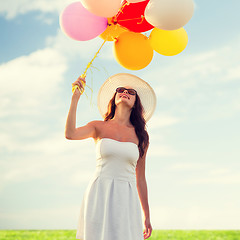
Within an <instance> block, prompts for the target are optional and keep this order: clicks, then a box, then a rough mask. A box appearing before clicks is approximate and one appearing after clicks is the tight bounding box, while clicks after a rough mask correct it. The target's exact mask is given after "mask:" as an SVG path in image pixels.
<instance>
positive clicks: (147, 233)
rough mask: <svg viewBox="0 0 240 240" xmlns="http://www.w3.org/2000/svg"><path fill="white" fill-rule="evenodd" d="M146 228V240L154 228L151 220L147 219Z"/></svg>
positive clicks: (144, 234)
mask: <svg viewBox="0 0 240 240" xmlns="http://www.w3.org/2000/svg"><path fill="white" fill-rule="evenodd" d="M144 226H145V229H144V232H143V236H144V239H147V238H149V237H150V236H151V234H152V226H151V223H150V218H145V221H144Z"/></svg>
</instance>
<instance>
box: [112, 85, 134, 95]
mask: <svg viewBox="0 0 240 240" xmlns="http://www.w3.org/2000/svg"><path fill="white" fill-rule="evenodd" d="M125 90H127V91H128V93H129V94H130V95H136V94H137V91H136V90H134V89H132V88H130V89H127V88H125V87H118V88H117V89H116V92H118V93H123V92H124V91H125Z"/></svg>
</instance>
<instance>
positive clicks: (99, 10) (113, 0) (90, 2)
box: [81, 0, 122, 18]
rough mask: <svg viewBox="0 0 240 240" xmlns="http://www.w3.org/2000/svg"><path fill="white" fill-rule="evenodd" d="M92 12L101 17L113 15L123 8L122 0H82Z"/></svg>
mask: <svg viewBox="0 0 240 240" xmlns="http://www.w3.org/2000/svg"><path fill="white" fill-rule="evenodd" d="M81 3H82V5H83V6H84V7H85V8H86V9H87V10H88V11H89V12H91V13H93V14H95V15H97V16H101V17H106V18H108V17H113V16H114V15H116V14H117V12H118V11H119V9H120V8H121V4H122V3H121V0H81Z"/></svg>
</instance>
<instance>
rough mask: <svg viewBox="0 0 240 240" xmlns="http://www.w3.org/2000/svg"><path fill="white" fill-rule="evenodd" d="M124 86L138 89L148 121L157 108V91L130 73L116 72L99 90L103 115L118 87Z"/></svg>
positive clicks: (144, 115) (100, 108)
mask: <svg viewBox="0 0 240 240" xmlns="http://www.w3.org/2000/svg"><path fill="white" fill-rule="evenodd" d="M124 86H131V87H132V88H133V89H135V90H136V91H137V94H138V96H139V98H140V100H141V103H142V106H143V109H144V112H143V117H144V119H145V121H148V120H149V119H150V118H151V117H152V115H153V113H154V111H155V108H156V102H157V99H156V95H155V92H154V90H153V89H152V87H151V86H150V85H149V84H148V83H147V82H145V81H144V80H143V79H141V78H139V77H137V76H135V75H133V74H130V73H118V74H115V75H113V76H111V77H109V78H108V79H107V80H106V81H105V82H104V83H103V85H102V86H101V88H100V90H99V92H98V109H99V112H100V114H101V116H102V117H103V118H104V115H105V114H106V112H107V107H108V103H109V101H110V100H111V98H112V97H113V95H114V93H115V91H116V88H118V87H124Z"/></svg>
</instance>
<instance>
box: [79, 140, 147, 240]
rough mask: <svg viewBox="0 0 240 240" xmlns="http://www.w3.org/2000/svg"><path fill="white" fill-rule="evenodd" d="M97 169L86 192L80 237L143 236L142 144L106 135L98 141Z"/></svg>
mask: <svg viewBox="0 0 240 240" xmlns="http://www.w3.org/2000/svg"><path fill="white" fill-rule="evenodd" d="M96 157H97V159H96V171H95V173H94V175H93V178H92V179H91V181H90V182H89V184H88V187H87V189H86V191H85V193H84V197H83V201H82V205H81V207H80V214H79V219H78V225H77V234H76V239H81V240H143V239H144V238H143V223H142V212H141V205H140V200H139V196H138V192H137V187H136V174H135V168H136V164H137V160H138V158H139V150H138V146H137V145H136V144H135V143H132V142H120V141H117V140H114V139H110V138H102V139H100V140H99V141H98V142H97V144H96Z"/></svg>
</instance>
